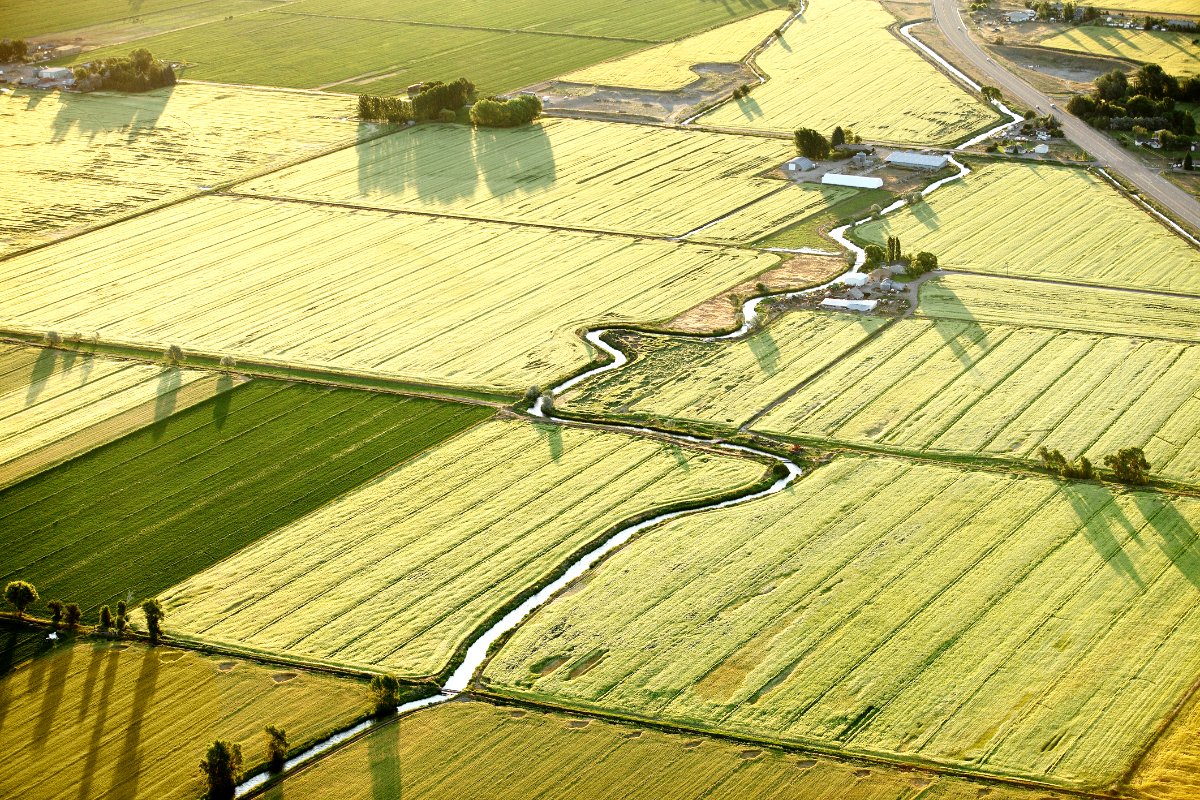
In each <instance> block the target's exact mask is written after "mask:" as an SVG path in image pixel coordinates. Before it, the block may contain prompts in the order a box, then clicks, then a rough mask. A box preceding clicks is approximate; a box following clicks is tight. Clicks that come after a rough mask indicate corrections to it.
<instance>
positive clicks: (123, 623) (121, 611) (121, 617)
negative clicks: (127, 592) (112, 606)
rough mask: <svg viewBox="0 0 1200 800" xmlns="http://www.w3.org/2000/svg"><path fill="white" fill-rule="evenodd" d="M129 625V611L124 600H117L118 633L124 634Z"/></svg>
mask: <svg viewBox="0 0 1200 800" xmlns="http://www.w3.org/2000/svg"><path fill="white" fill-rule="evenodd" d="M128 625H129V612H128V610H127V609H126V607H125V601H124V600H118V601H117V635H118V636H124V635H125V628H126V627H127V626H128Z"/></svg>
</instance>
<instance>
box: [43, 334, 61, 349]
mask: <svg viewBox="0 0 1200 800" xmlns="http://www.w3.org/2000/svg"><path fill="white" fill-rule="evenodd" d="M43 338H45V340H46V344H48V345H50V346H51V347H58V346H59V345H60V344H62V336H61V335H60V334H59V333H58V332H57V331H46V335H45V337H43Z"/></svg>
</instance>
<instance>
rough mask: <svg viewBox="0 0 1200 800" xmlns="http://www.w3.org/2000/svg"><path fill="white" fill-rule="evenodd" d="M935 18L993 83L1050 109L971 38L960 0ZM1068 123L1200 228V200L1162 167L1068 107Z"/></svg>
mask: <svg viewBox="0 0 1200 800" xmlns="http://www.w3.org/2000/svg"><path fill="white" fill-rule="evenodd" d="M931 2H932V5H933V19H934V21H935V22H936V23H937V26H938V27H939V28H940V29H941V31H942V34H943V35H944V36H945V37H946V39H947V40H949V42H950V44H951V46H952V47H954V49H955V50H957V51H958V52H959V53H960V54H961V55H962V56H963V58H964V59H966V60H967V61H969V62H970V63H971V65H972V66H974V67H975V68H976V69H977V70H978V71H979V72H981V73H983V75H984V76H985V77H986V78H987V82H988V83H990V84H992V85H993V86H996V87H999V88H1000V90H1001V91H1002V92H1004V94H1005V96H1006V97H1010V98H1013V99H1014V100H1016V101H1019V102H1020V103H1021V104H1023V105H1025V106H1026V107H1028V108H1036V107H1037V106H1041V107H1042V112H1043V113H1045V112H1047V111H1050V110H1051V109H1050V103H1052V102H1054V101H1053V100H1051V98H1050V97H1048V96H1046V95H1044V94H1042V93H1041V92H1039V91H1038V90H1037V89H1034V88H1033V87H1032V86H1030V85H1029V84H1028V83H1026V82H1025V81H1023V80H1021V79H1020V78H1018V77H1017V76H1016V75H1014V74H1013V73H1011V72H1009V71H1008V70H1007V69H1005V68H1004V67H1003V66H1001V65H1000V64H997V63H996V62H995V61H992V60H991V59H990V58H989V57H988V55H987V53H985V52H984V51H983V48H981V47H980V46H979V45H978V44H976V43H975V41H974V40H973V39H972V38H971V37H970V35H969V34H968V33H967V30H966V27H967V26H966V24H965V23H964V22H963V19H962V15H961V14H960V12H959V10H958V0H931ZM1054 114H1055V115H1056V116H1057V117H1058V118H1059V119H1060V120H1061V121H1062V127H1063V132H1064V133H1065V134H1066V135H1067V138H1069V139H1070V140H1071V141H1073V142H1075V144H1077V145H1079V146H1080V147H1082V148H1083V149H1084V150H1086V151H1087V152H1088V153H1089V154H1090V155H1091V156H1092V157H1093V158H1094V159H1096V161H1098V162H1099V163H1100V164H1101V165H1103V166H1104V167H1105V168H1107V169H1109V170H1110V171H1116V172H1119V173H1121V175H1123V176H1124V177H1125V178H1126V179H1127V180H1128V181H1129V182H1130V183H1132V184H1134V185H1135V186H1136V187H1137V188H1138V191H1139V192H1140V193H1141V194H1142V195H1143V196H1145V197H1147V198H1152V199H1154V200H1156V201H1158V203H1159V204H1160V205H1162V206H1163V207H1165V208H1167V209H1170V210H1171V211H1172V212H1173V213H1174V214H1175V216H1176V217H1178V218H1179V219H1181V220H1183V221H1185V222H1187V223H1188V224H1190V225H1191V226H1192V227H1193V228H1194V229H1196V230H1200V202H1197V201H1196V199H1195V198H1193V197H1192V196H1191V195H1190V194H1188V193H1187V192H1185V191H1183V190H1182V189H1180V188H1179V187H1178V186H1176V185H1175V184H1173V183H1171V182H1170V181H1168V180H1167V179H1166V178H1164V177H1162V176H1161V175H1159V174H1158V173H1157V172H1156V171H1154V170H1152V169H1150V168H1148V167H1147V166H1146V165H1145V164H1143V163H1142V162H1141V161H1140V160H1139V159H1137V158H1136V157H1134V156H1132V155H1130V154H1129V153H1128V152H1126V151H1125V150H1124V149H1123V148H1122V147H1121V146H1120V145H1119V144H1117V143H1116V142H1114V141H1113V140H1112V139H1110V138H1108V136H1107V135H1106V134H1104V133H1101V132H1100V131H1097V130H1095V129H1094V128H1092V127H1090V126H1089V125H1088V124H1087V123H1086V122H1084V121H1083V120H1081V119H1079V118H1078V117H1073V116H1071V115H1070V114H1068V113H1067V112H1066V110H1065V109H1063V108H1058V109H1054Z"/></svg>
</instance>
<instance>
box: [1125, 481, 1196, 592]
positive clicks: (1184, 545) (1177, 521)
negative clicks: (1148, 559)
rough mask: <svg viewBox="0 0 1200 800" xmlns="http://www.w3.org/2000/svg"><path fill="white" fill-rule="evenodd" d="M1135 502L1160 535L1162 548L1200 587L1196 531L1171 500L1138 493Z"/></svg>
mask: <svg viewBox="0 0 1200 800" xmlns="http://www.w3.org/2000/svg"><path fill="white" fill-rule="evenodd" d="M1133 500H1134V502H1135V503H1137V506H1138V509H1139V510H1140V511H1141V512H1142V514H1143V515H1144V516H1145V517H1146V519H1148V520H1149V521H1150V527H1151V528H1152V529H1153V530H1154V532H1155V533H1156V534H1158V537H1159V541H1158V546H1159V548H1160V549H1161V550H1162V551H1163V553H1165V554H1166V556H1167V557H1168V558H1170V559H1171V563H1173V564H1174V565H1175V569H1177V570H1179V573H1180V574H1181V575H1183V577H1185V578H1187V580H1188V581H1189V582H1190V583H1191V584H1192V585H1193V586H1195V587H1197V588H1200V542H1197V541H1196V537H1197V532H1196V528H1195V527H1194V526H1193V525H1192V523H1191V522H1189V521H1188V520H1187V519H1185V518H1184V516H1183V515H1182V514H1180V513H1179V510H1178V509H1177V508H1176V507H1175V503H1173V502H1172V501H1171V500H1170V499H1169V498H1165V497H1161V496H1159V495H1154V494H1150V493H1149V492H1138V493H1136V494H1134V495H1133Z"/></svg>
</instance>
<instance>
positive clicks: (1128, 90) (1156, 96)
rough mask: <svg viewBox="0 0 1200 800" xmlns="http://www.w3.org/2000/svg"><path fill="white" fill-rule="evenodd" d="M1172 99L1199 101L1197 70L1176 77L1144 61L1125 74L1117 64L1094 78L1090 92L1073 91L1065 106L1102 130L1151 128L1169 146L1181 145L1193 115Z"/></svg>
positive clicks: (1193, 132)
mask: <svg viewBox="0 0 1200 800" xmlns="http://www.w3.org/2000/svg"><path fill="white" fill-rule="evenodd" d="M1177 102H1188V103H1195V102H1200V76H1192V77H1190V78H1185V79H1180V78H1176V77H1174V76H1172V75H1168V74H1167V73H1166V72H1164V71H1163V68H1162V67H1160V66H1158V65H1157V64H1146V65H1145V66H1143V67H1141V68H1140V69H1138V71H1137V72H1135V73H1134V75H1133V78H1132V79H1130V78H1129V77H1128V76H1126V75H1125V73H1124V72H1122V71H1121V70H1119V69H1114V70H1113V71H1112V72H1109V73H1107V74H1104V75H1101V76H1100V77H1099V78H1097V79H1096V88H1095V89H1094V90H1092V93H1091V94H1090V95H1076V96H1075V97H1072V98H1071V102H1069V103H1068V104H1067V110H1068V111H1070V112H1071V113H1072V114H1074V115H1075V116H1077V117H1080V118H1081V119H1083V120H1084V121H1085V122H1087V123H1088V124H1089V125H1091V126H1092V127H1094V128H1100V129H1101V130H1125V131H1128V130H1136V129H1139V128H1140V129H1143V130H1145V131H1154V132H1156V135H1157V136H1158V138H1159V139H1160V141H1161V140H1165V141H1162V144H1163V147H1165V148H1167V149H1168V150H1175V149H1184V148H1186V147H1187V146H1188V145H1190V144H1191V141H1192V137H1193V136H1195V135H1196V119H1195V117H1193V116H1192V115H1191V114H1190V113H1189V112H1188V111H1187V109H1183V108H1176V107H1175V104H1176V103H1177Z"/></svg>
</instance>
